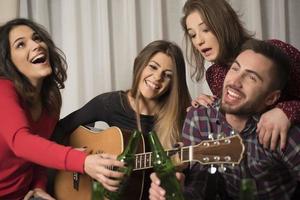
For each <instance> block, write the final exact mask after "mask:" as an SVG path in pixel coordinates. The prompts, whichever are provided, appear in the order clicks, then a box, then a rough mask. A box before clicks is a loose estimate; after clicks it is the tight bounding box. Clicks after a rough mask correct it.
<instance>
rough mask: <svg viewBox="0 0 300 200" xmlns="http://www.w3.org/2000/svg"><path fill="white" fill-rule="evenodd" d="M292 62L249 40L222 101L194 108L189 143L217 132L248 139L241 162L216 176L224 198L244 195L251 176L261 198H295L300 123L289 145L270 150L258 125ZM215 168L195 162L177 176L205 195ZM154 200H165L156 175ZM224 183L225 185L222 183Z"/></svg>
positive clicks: (187, 128) (189, 193) (190, 191)
mask: <svg viewBox="0 0 300 200" xmlns="http://www.w3.org/2000/svg"><path fill="white" fill-rule="evenodd" d="M288 66H289V64H288V60H287V58H286V57H285V56H284V54H282V52H280V50H278V49H277V48H276V47H273V46H271V45H270V44H268V43H266V42H263V41H257V40H252V41H249V42H247V43H246V44H245V45H244V46H243V49H242V52H241V53H240V55H239V56H238V57H237V58H236V60H235V61H234V62H233V64H232V65H231V68H230V70H229V71H228V73H227V75H226V77H225V80H224V84H223V95H222V99H220V100H216V101H215V103H214V104H213V106H211V107H209V108H205V107H202V106H201V107H199V108H192V109H191V110H190V111H189V112H188V114H187V116H186V120H185V124H184V127H183V135H182V136H183V141H184V144H185V145H195V144H198V143H199V142H201V141H202V140H208V139H210V138H211V137H214V138H216V137H217V135H218V134H223V135H225V136H230V135H231V134H232V132H233V131H234V132H237V133H239V134H240V136H241V137H242V139H243V142H244V145H245V153H244V157H243V159H242V161H241V163H240V164H239V165H237V166H226V171H225V172H219V173H217V174H216V176H217V177H216V182H219V183H218V184H217V185H214V186H213V187H211V188H210V189H212V188H213V190H215V191H220V190H223V191H226V193H227V194H226V195H225V196H226V197H225V196H222V194H223V192H220V195H221V199H227V198H229V199H239V188H240V181H241V179H242V178H251V179H253V180H254V181H255V183H256V187H257V194H256V195H257V199H268V200H272V199H276V200H279V199H280V200H281V199H291V197H292V195H293V193H294V191H295V189H296V187H297V181H300V126H297V125H293V126H292V127H291V128H290V130H289V133H288V139H287V144H286V147H285V149H280V148H279V147H278V148H277V149H276V150H275V151H271V150H269V149H265V148H264V147H263V146H262V145H261V144H260V143H259V141H258V136H257V134H256V125H257V123H258V121H259V117H260V113H262V112H263V111H265V110H266V109H267V108H269V107H271V106H272V105H273V104H274V103H275V102H276V101H277V100H278V98H279V97H280V91H281V90H282V89H283V88H284V86H285V84H286V82H287V77H288V73H289V68H288ZM209 167H210V166H206V165H200V164H199V163H191V164H190V167H189V168H187V169H186V170H185V180H184V176H183V175H182V174H177V175H178V178H179V179H180V180H181V181H182V183H183V181H184V189H183V191H184V196H185V199H187V200H192V199H205V193H207V191H208V190H209V189H207V188H206V187H207V178H208V176H209V175H208V173H207V170H208V168H209ZM151 179H152V184H151V188H150V191H149V193H150V195H149V197H150V199H151V200H155V199H163V198H164V194H165V191H164V190H163V189H162V188H161V187H159V179H158V178H157V177H156V175H155V174H152V175H151ZM220 181H221V184H220Z"/></svg>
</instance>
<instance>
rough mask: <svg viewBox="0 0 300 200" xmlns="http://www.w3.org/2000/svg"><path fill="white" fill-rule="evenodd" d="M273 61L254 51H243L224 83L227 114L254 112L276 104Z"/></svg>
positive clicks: (222, 104) (223, 101)
mask: <svg viewBox="0 0 300 200" xmlns="http://www.w3.org/2000/svg"><path fill="white" fill-rule="evenodd" d="M272 64H273V63H272V61H271V60H270V59H268V58H267V57H265V56H263V55H261V54H258V53H255V52H254V51H252V50H245V51H243V52H242V53H241V54H240V55H239V56H238V57H237V58H236V60H235V62H234V63H233V64H232V65H231V68H230V69H229V71H228V73H227V74H226V77H225V80H224V86H223V95H222V103H221V107H222V110H224V111H225V112H226V113H229V114H239V115H251V114H253V113H257V112H260V111H262V110H263V109H264V108H265V107H266V106H268V105H269V104H271V103H273V101H269V98H268V97H271V92H270V86H271V84H272V80H271V75H270V73H271V68H272Z"/></svg>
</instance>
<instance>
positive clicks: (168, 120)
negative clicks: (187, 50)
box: [130, 40, 190, 148]
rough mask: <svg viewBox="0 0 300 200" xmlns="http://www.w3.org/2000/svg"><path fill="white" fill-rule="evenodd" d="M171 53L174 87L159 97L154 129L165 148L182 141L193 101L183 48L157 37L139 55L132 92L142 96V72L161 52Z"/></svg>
mask: <svg viewBox="0 0 300 200" xmlns="http://www.w3.org/2000/svg"><path fill="white" fill-rule="evenodd" d="M159 52H161V53H164V54H166V55H168V56H169V57H170V58H171V59H172V62H173V66H174V69H173V76H172V82H171V87H170V89H169V91H166V92H165V93H164V94H163V95H162V96H160V97H159V98H158V100H157V102H158V109H157V110H156V113H155V126H154V130H155V131H156V132H157V133H158V137H159V139H160V141H161V143H162V144H163V146H164V147H166V148H167V147H168V148H170V147H171V145H172V144H174V143H175V142H178V141H180V140H181V138H180V135H181V134H180V133H181V129H182V126H183V122H184V119H185V113H186V108H187V107H188V106H189V104H190V94H189V91H188V87H187V83H186V72H185V62H184V57H183V54H182V51H181V49H180V48H179V47H178V46H177V45H176V44H175V43H172V42H168V41H164V40H157V41H154V42H151V43H150V44H148V45H147V46H146V47H145V48H144V49H143V50H142V51H141V52H140V53H139V54H138V56H137V57H136V58H135V61H134V70H133V82H132V87H131V90H130V92H131V94H132V96H133V97H135V98H136V97H138V94H139V91H138V84H139V81H140V78H141V74H142V71H143V70H144V68H145V67H146V66H147V64H148V63H149V61H150V59H151V58H152V57H153V56H154V55H155V54H157V53H159Z"/></svg>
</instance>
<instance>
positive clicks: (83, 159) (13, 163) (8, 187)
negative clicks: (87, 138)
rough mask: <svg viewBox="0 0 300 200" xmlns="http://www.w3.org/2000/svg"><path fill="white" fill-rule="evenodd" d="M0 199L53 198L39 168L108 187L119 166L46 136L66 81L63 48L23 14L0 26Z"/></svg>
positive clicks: (112, 184)
mask: <svg viewBox="0 0 300 200" xmlns="http://www.w3.org/2000/svg"><path fill="white" fill-rule="evenodd" d="M0 49H1V51H0V52H1V53H0V121H1V123H0V199H6V200H10V199H25V200H27V199H29V198H31V197H40V198H43V199H50V200H53V198H52V197H51V196H50V195H49V194H47V193H46V192H45V184H46V179H47V178H46V173H45V167H49V168H55V169H60V170H70V171H75V172H80V173H87V174H88V175H90V176H91V177H93V178H94V179H96V180H98V181H99V182H101V183H102V184H103V185H104V187H106V188H107V189H109V190H111V191H113V190H116V189H117V186H118V181H116V180H114V179H112V178H118V177H122V175H123V174H121V173H119V172H114V171H110V170H109V169H107V168H106V167H105V166H108V165H109V166H110V165H113V166H118V167H122V166H123V163H122V162H119V161H117V160H115V156H113V155H87V154H86V153H84V152H83V151H79V150H76V149H73V148H71V147H66V146H62V145H58V144H56V143H54V142H51V141H49V140H48V138H49V137H50V136H51V134H52V131H53V129H54V127H55V125H56V123H57V121H58V119H59V113H60V108H61V94H60V91H59V89H61V88H64V81H65V80H66V77H67V76H66V62H65V59H64V56H63V53H62V52H61V51H60V50H59V49H58V48H57V47H56V46H55V45H54V43H53V41H52V40H51V38H50V36H49V34H48V33H47V32H46V31H45V30H44V29H43V28H42V27H41V26H39V25H38V24H36V23H34V22H32V21H30V20H27V19H15V20H12V21H9V22H7V23H6V24H4V25H3V26H1V27H0Z"/></svg>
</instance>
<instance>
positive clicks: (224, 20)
mask: <svg viewBox="0 0 300 200" xmlns="http://www.w3.org/2000/svg"><path fill="white" fill-rule="evenodd" d="M195 11H196V12H198V13H199V14H201V16H202V18H203V19H202V20H203V22H204V23H205V24H206V25H207V26H208V27H209V29H210V30H211V31H212V33H213V34H214V35H215V36H216V38H217V40H218V42H219V46H220V48H219V54H218V56H217V58H216V60H215V62H216V63H220V64H227V63H230V62H232V60H233V59H234V58H235V57H236V56H237V55H238V54H239V52H240V49H241V46H242V44H243V43H244V42H245V41H246V40H248V39H250V38H251V37H252V35H251V34H250V33H249V31H247V30H246V29H245V28H244V26H243V24H242V22H241V21H240V19H239V16H238V14H237V13H236V12H235V11H234V10H233V8H232V7H231V6H230V5H229V3H227V2H226V1H225V0H187V1H186V3H185V5H184V7H183V14H184V16H183V17H182V18H181V26H182V28H183V30H184V35H185V41H186V44H187V45H186V54H187V60H188V63H189V64H190V65H191V66H192V67H193V68H194V71H193V72H192V75H191V76H192V78H195V80H196V81H199V80H200V79H202V78H203V75H204V71H205V68H204V58H203V57H202V56H201V54H200V52H199V51H198V50H197V49H196V48H195V47H194V46H193V44H192V41H191V38H190V36H189V34H188V31H187V26H186V18H187V17H188V16H189V15H190V14H191V13H192V12H195Z"/></svg>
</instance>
